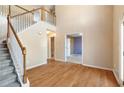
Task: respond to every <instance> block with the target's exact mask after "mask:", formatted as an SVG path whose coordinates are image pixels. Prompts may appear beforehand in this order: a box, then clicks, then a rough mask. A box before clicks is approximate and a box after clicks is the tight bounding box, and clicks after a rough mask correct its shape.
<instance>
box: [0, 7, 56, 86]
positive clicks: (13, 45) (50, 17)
mask: <svg viewBox="0 0 124 93" xmlns="http://www.w3.org/2000/svg"><path fill="white" fill-rule="evenodd" d="M38 15H39V16H38ZM0 17H1V20H0V87H21V86H29V84H28V78H27V74H26V61H27V52H26V47H25V46H24V45H23V43H22V41H21V40H20V38H19V36H18V34H17V33H19V32H22V31H24V30H26V29H27V28H29V27H30V26H31V25H33V24H35V23H37V22H39V21H44V22H47V23H50V24H52V25H55V20H56V16H55V15H54V14H52V13H51V12H50V11H48V10H46V9H45V8H42V7H41V8H36V9H33V10H30V11H29V10H26V9H24V8H22V7H20V6H17V5H13V6H10V5H9V6H8V5H0ZM3 18H4V20H3ZM2 35H3V36H2ZM3 40H6V41H4V42H1V41H3ZM7 45H8V47H7ZM15 50H17V51H15ZM9 51H10V52H9ZM10 53H11V54H10ZM11 56H12V57H13V60H12V58H11ZM13 63H14V64H16V65H14V64H13Z"/></svg>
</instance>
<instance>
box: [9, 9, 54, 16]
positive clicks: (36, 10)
mask: <svg viewBox="0 0 124 93" xmlns="http://www.w3.org/2000/svg"><path fill="white" fill-rule="evenodd" d="M37 10H43V11H45V12H47V13H49V14H50V15H53V14H51V13H50V11H48V10H47V9H45V8H36V9H33V10H30V11H27V12H23V13H20V14H17V15H14V16H11V18H14V17H17V16H21V15H24V14H27V13H32V12H34V11H37ZM53 16H54V17H56V16H55V15H53Z"/></svg>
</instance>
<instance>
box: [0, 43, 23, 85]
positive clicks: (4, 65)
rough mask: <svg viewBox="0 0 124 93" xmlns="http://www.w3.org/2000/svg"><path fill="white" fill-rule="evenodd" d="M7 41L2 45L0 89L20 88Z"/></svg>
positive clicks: (0, 48)
mask: <svg viewBox="0 0 124 93" xmlns="http://www.w3.org/2000/svg"><path fill="white" fill-rule="evenodd" d="M20 86H21V84H20V83H19V82H18V79H17V74H16V71H15V68H14V65H13V61H12V59H11V56H10V53H9V50H8V48H7V44H6V41H3V42H2V43H0V87H20Z"/></svg>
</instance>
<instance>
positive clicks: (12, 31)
mask: <svg viewBox="0 0 124 93" xmlns="http://www.w3.org/2000/svg"><path fill="white" fill-rule="evenodd" d="M5 7H6V8H5ZM16 7H17V8H16ZM15 8H16V9H15ZM4 9H5V10H4ZM0 15H3V16H6V17H7V24H8V26H7V42H8V41H9V40H10V39H11V38H12V37H14V38H15V40H16V41H15V42H16V44H17V45H16V46H18V47H19V48H20V49H21V53H22V54H19V53H18V54H19V56H20V55H22V60H19V61H21V62H23V77H22V78H23V83H26V82H27V74H26V48H25V47H24V46H23V44H22V42H21V40H20V39H19V37H18V35H17V32H20V31H23V30H25V29H27V28H28V27H29V26H30V25H33V24H34V23H36V22H38V21H45V22H49V23H51V24H53V25H55V24H56V21H55V20H56V16H55V15H54V14H52V13H51V12H50V11H48V10H46V9H45V8H43V7H42V8H37V9H33V10H26V9H24V8H23V7H20V6H0ZM10 43H12V42H11V40H10ZM11 46H12V47H14V46H13V45H12V44H11ZM15 55H17V54H15Z"/></svg>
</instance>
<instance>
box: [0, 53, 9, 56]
mask: <svg viewBox="0 0 124 93" xmlns="http://www.w3.org/2000/svg"><path fill="white" fill-rule="evenodd" d="M9 56H10V54H9V53H3V54H0V57H9Z"/></svg>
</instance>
